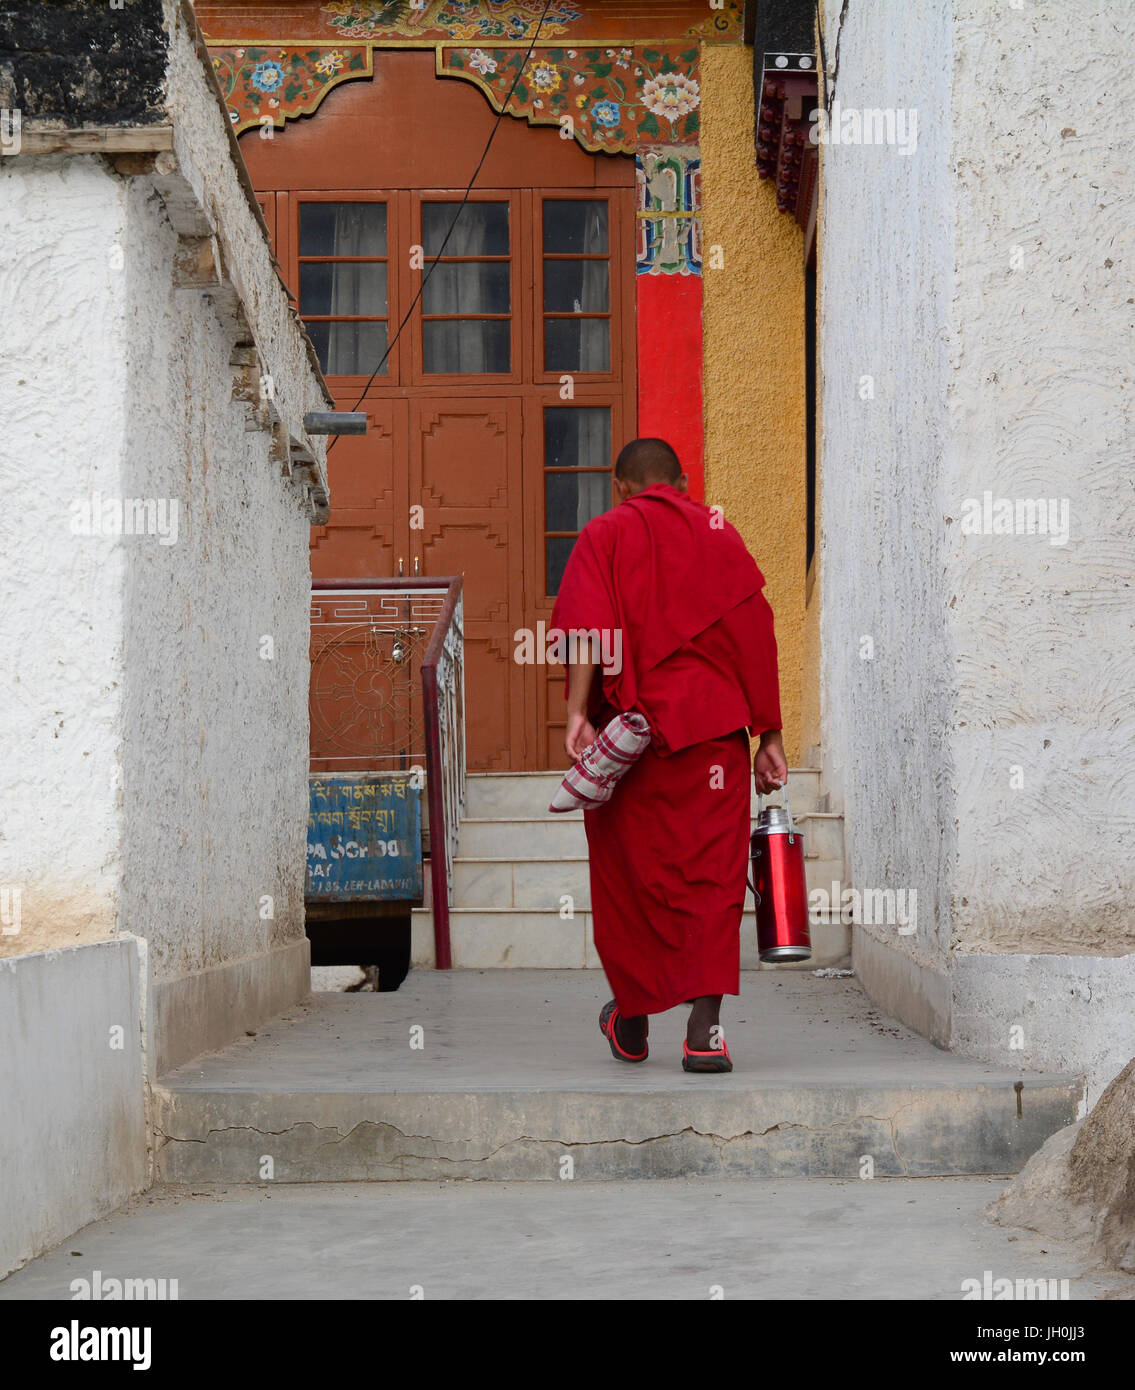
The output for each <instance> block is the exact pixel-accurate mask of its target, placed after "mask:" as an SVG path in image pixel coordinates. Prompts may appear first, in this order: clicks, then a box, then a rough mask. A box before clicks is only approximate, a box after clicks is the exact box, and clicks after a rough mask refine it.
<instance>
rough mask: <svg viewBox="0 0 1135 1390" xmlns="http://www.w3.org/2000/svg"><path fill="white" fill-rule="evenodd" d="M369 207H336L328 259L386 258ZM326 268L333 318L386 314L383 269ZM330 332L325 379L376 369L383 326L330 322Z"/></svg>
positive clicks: (359, 204) (363, 266) (360, 204)
mask: <svg viewBox="0 0 1135 1390" xmlns="http://www.w3.org/2000/svg"><path fill="white" fill-rule="evenodd" d="M372 208H373V204H371V205H368V204H365V203H340V204H339V205H338V206H337V207H336V209H335V224H334V232H333V240H332V244H331V247H330V249H329V251H328V254H329V255H332V256H374V255H382V254H384V253H385V251H386V244H385V240H382V241H379V240H378V239H377V238H376V236H375V233H374V231H373V227H374V221H373V219H374V217H375V214H374V212H373V211H372ZM368 213H369V216H370V219H371V220H369V221H368V220H367V215H368ZM368 233H369V234H368ZM330 269H331V276H332V279H331V308H330V312H331V313H332V314H385V313H386V266H385V265H384V264H382V263H381V262H380V263H379V264H377V265H335V266H332V267H331V268H330ZM328 327H329V329H330V335H329V341H328V346H327V371H328V374H329V375H331V376H335V375H336V374H342V373H353V372H360V371H365V372H371V371H373V370H374V368H375V367H376V366H377V365H378V360H379V358H380V357H381V356H382V353H383V351H384V350H385V344H384V342H383V333H382V328H383V326H382V325H381V324H373V323H332V324H329V325H328ZM371 356H374V361H373V362H371V361H370V360H369V358H370V357H371Z"/></svg>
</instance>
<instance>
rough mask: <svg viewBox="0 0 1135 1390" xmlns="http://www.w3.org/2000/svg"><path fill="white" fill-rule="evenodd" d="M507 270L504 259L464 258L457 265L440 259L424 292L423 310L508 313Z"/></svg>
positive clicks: (432, 311)
mask: <svg viewBox="0 0 1135 1390" xmlns="http://www.w3.org/2000/svg"><path fill="white" fill-rule="evenodd" d="M508 272H509V267H508V263H507V262H505V261H463V262H459V263H457V264H456V265H450V264H449V263H447V262H446V261H439V262H438V263H437V264H436V265H435V266H434V267H433V269H432V270H431V271H430V272H429V278H428V279H427V280H426V283H425V289H424V290H423V291H422V312H423V313H426V314H507V313H508V310H509V285H508Z"/></svg>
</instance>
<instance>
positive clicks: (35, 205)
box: [0, 3, 327, 1060]
mask: <svg viewBox="0 0 1135 1390" xmlns="http://www.w3.org/2000/svg"><path fill="white" fill-rule="evenodd" d="M165 13H166V18H167V21H168V25H169V30H170V39H169V66H168V72H167V86H166V110H165V119H166V120H167V121H168V123H169V124H171V125H172V126H173V132H174V136H173V144H174V149H173V153H172V154H161V155H158V156H157V157H156V159H154V158H151V160H150V161H149V163H147V162H146V161H145V159H144V158H140V157H137V156H131V158H130V161H128V163H127V166H126V167H128V169H129V174H128V176H126V177H123V176H122V175H121V174H119V173H117V172H114V170H113V169H112V168H111V166H110V164H109V163H108V162H104V161H103V160H101V159H99V158H97V157H92V156H64V155H52V156H45V157H40V156H36V155H34V154H28V153H27V152H26V151H25V152H24V153H23V154H20V155H19V156H18V157H9V158H6V159H5V160H4V161H3V163H2V164H0V179H3V185H4V193H5V196H4V197H3V198H2V199H0V218H2V219H3V226H4V229H5V231H6V232H7V237H6V246H7V248H8V255H7V256H6V258H5V261H4V265H3V268H2V270H0V275H2V276H3V279H2V280H0V290H2V292H3V296H4V306H5V314H6V320H7V322H8V323H9V324H10V325H11V331H10V332H8V333H7V334H6V335H5V339H4V344H3V348H2V349H0V351H2V357H0V401H2V403H3V413H4V417H5V419H6V420H8V421H9V422H10V425H9V428H8V429H7V431H6V435H5V439H4V443H3V470H4V475H3V477H4V481H5V482H6V483H7V484H8V495H9V496H10V497H12V498H13V499H20V501H19V505H17V506H12V507H9V508H7V509H6V510H5V512H4V514H3V520H2V521H0V525H2V526H3V528H4V540H5V553H6V554H7V555H9V556H12V557H19V561H20V562H19V563H18V564H10V565H9V566H8V567H7V569H6V570H5V572H4V575H3V579H2V583H3V586H4V594H3V600H4V607H5V613H6V622H5V624H4V625H3V629H2V632H3V636H2V637H0V641H2V642H3V643H4V649H3V655H4V657H5V662H6V669H8V670H10V671H11V672H12V673H13V685H14V688H15V698H14V700H13V701H12V702H11V704H12V715H13V717H12V719H11V721H10V722H9V723H8V724H7V725H6V728H5V734H6V744H5V749H4V752H5V759H4V769H5V773H6V776H7V786H6V789H5V812H6V814H5V822H4V827H3V835H2V836H0V887H3V888H4V889H5V890H6V900H7V898H8V897H10V895H11V890H12V889H16V890H18V892H19V894H20V915H21V922H20V926H21V930H20V932H19V933H10V934H5V935H4V936H3V937H0V951H2V952H4V953H6V954H20V953H24V952H27V951H29V950H35V949H37V948H39V947H42V946H45V945H57V944H61V943H72V942H75V941H79V940H82V941H90V940H93V939H97V938H98V937H99V936H103V937H105V936H107V935H110V934H112V933H114V932H116V931H132V932H135V933H136V934H137V935H139V936H141V937H144V938H145V939H146V940H147V942H148V943H149V947H150V957H149V960H150V966H151V968H152V971H153V975H154V979H155V981H156V983H157V985H158V986H159V1007H158V1008H157V1009H156V1011H155V1014H156V1016H157V1017H158V1018H159V1019H161V1020H163V1021H168V1022H169V1025H170V1028H171V1029H175V1030H176V1031H177V1032H178V1033H179V1036H180V1037H181V1038H182V1043H183V1045H184V1046H190V1045H191V1043H192V1041H193V1037H194V1028H193V1027H189V1028H186V1027H185V1026H184V1020H180V1021H179V1020H177V1019H176V1018H175V1017H173V1015H174V1014H176V1009H172V1013H171V1008H172V1006H169V1004H168V1001H166V1002H165V1003H163V1002H162V996H161V995H160V988H161V986H162V985H163V983H164V982H168V981H175V980H178V979H181V978H183V977H185V976H187V975H188V974H190V973H192V972H208V971H209V970H210V968H212V967H216V966H217V965H218V964H220V963H222V962H234V963H235V962H242V963H245V964H242V966H241V970H240V972H238V973H239V974H240V978H241V980H242V981H243V984H242V986H241V988H242V990H244V991H246V992H247V995H248V998H249V999H250V1001H251V1000H253V999H254V998H255V999H256V1000H257V1001H259V1002H260V1003H263V1002H264V1001H265V1000H267V999H269V998H274V997H275V996H274V995H273V992H272V988H270V987H268V986H267V985H265V984H264V982H262V981H259V980H251V981H250V980H249V979H246V977H247V976H248V970H247V968H246V963H247V961H248V960H249V959H250V958H259V957H261V956H263V955H264V953H265V952H267V951H268V950H269V949H270V948H273V947H283V946H285V945H288V946H290V947H291V948H293V949H292V950H291V953H290V955H291V956H296V953H297V952H300V953H302V949H303V948H305V943H304V936H303V907H302V890H303V873H304V863H305V851H304V825H305V820H306V801H307V789H306V762H307V696H306V692H307V621H308V593H309V578H308V565H307V536H308V527H309V524H310V520H311V515H312V511H311V508H312V505H313V497H312V491H311V490H312V487H313V486H314V487H315V488H316V490H317V491H319V489H320V485H321V483H322V476H323V475H322V473H321V470H322V465H321V463H320V462H319V457H320V454H321V453H322V445H321V444H315V443H313V442H312V441H311V440H308V439H307V438H306V436H305V434H304V429H303V417H304V414H305V413H306V412H307V411H311V410H318V409H321V408H325V406H326V403H327V397H326V394H325V389H324V387H323V385H322V382H321V379H320V378H319V376H318V374H317V373H316V372H315V371H314V370H313V368H312V364H311V359H310V357H309V345H308V344H307V342H306V339H305V337H304V335H303V334H302V331H301V329H300V326H299V324H298V320H297V319H296V317H295V314H294V311H293V309H292V308H291V307H290V306H289V303H288V297H287V293H286V291H285V289H284V287H283V285H282V283H281V282H280V280H279V278H278V276H277V273H276V271H275V268H274V266H273V263H272V260H271V257H270V254H269V250H268V247H267V245H266V244H265V241H264V238H263V236H262V233H261V229H260V226H259V224H258V221H257V214H256V212H255V210H254V207H253V205H252V204H251V201H250V198H249V196H248V193H247V190H246V189H245V188H244V187H243V186H242V183H241V181H240V178H239V176H238V164H237V163H234V159H233V150H232V146H231V143H230V132H229V131H228V129H227V127H226V123H225V113H224V110H223V107H222V106H221V105H220V103H219V102H218V100H217V99H216V97H215V95H214V93H213V91H212V89H211V87H210V85H209V81H208V78H207V74H206V71H205V70H204V68H203V66H202V60H201V57H200V55H199V54H198V53H197V52H196V51H195V48H194V44H193V35H192V31H191V30H190V29H189V28H188V26H187V24H186V19H185V15H184V13H183V12H182V10H181V9H180V7H179V6H177V5H175V4H172V3H170V4H167V6H166V11H165ZM85 114H87V115H89V114H90V113H89V112H88V113H85ZM33 128H34V123H33ZM28 129H29V128H28V127H27V126H25V134H27V132H28ZM198 253H201V254H200V255H199V254H198ZM202 257H203V261H202ZM202 263H207V267H208V268H211V269H209V271H208V273H207V274H203V273H201V272H200V266H201V265H202ZM187 264H188V265H189V267H190V269H189V271H188V272H187V271H186V269H185V267H186V265H187ZM214 270H216V271H217V274H215V275H213V271H214ZM210 277H212V280H213V281H215V283H209V282H210ZM203 286H204V287H203ZM242 357H243V358H251V360H252V362H253V364H254V365H253V368H252V371H253V376H254V378H258V377H259V375H260V374H263V376H264V377H265V378H270V380H271V383H272V386H271V393H272V396H273V400H272V406H271V410H270V411H269V409H268V408H267V407H266V406H264V405H263V404H262V403H261V402H260V401H259V400H258V399H255V398H254V400H253V402H252V404H246V403H245V401H243V400H240V399H234V397H239V396H240V395H241V393H242V392H244V393H245V394H247V391H248V380H247V378H246V376H245V375H244V374H243V373H242V368H241V365H240V364H241V360H242ZM273 420H274V421H275V424H274V425H273ZM289 440H290V441H291V443H292V444H293V445H294V446H296V449H293V450H292V455H291V456H292V458H293V460H294V459H295V458H296V457H299V458H300V459H301V460H306V462H303V463H301V465H300V466H299V467H298V468H293V467H292V466H291V465H289V463H288V457H289V449H288V441H289ZM296 450H298V451H299V452H298V454H297V452H296ZM94 497H97V498H99V499H113V500H119V499H123V498H139V499H142V500H143V502H145V503H150V504H155V505H156V506H157V507H159V508H160V512H159V515H161V516H162V517H163V518H164V520H165V522H166V533H165V535H163V536H158V535H153V534H140V535H139V534H117V533H104V534H97V533H96V534H94V535H89V534H88V535H82V534H75V533H74V531H73V529H72V518H73V514H74V508H75V507H77V506H83V504H87V505H88V506H89V504H90V503H91V501H92V498H94ZM85 509H86V508H85V507H84V510H85ZM174 522H176V528H175V527H174V525H173V523H174ZM269 644H270V646H269ZM297 958H298V957H297ZM289 960H290V957H289ZM208 978H210V979H214V980H215V986H214V992H215V993H216V994H218V995H222V994H224V992H225V985H224V981H223V978H220V977H215V976H212V975H209V976H208ZM234 978H235V977H234ZM281 978H286V980H287V982H288V986H289V988H291V987H292V986H293V985H294V984H295V980H296V979H297V978H298V976H296V974H295V971H294V970H292V969H291V965H289V966H288V967H286V968H285V969H284V970H283V971H282V973H281ZM294 992H295V991H294V989H293V990H292V993H293V994H294ZM301 992H302V991H301ZM219 1017H222V1018H228V1017H229V1012H228V1011H227V1005H226V1006H224V1007H223V1008H221V1012H220V1015H219ZM194 1026H195V1027H197V1029H198V1032H199V1033H200V1036H201V1037H202V1038H205V1039H207V1041H206V1042H204V1043H203V1045H204V1046H216V1045H217V1043H218V1038H217V1036H216V1035H215V1034H216V1030H213V1029H211V1025H210V1024H209V1021H208V1020H207V1019H206V1018H205V1017H203V1016H198V1017H197V1019H196V1023H195V1025H194ZM160 1041H161V1040H160V1039H159V1045H160ZM159 1050H160V1047H159ZM167 1060H168V1059H167Z"/></svg>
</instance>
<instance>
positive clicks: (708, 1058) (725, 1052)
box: [682, 1038, 733, 1072]
mask: <svg viewBox="0 0 1135 1390" xmlns="http://www.w3.org/2000/svg"><path fill="white" fill-rule="evenodd" d="M682 1070H683V1071H705V1072H710V1071H717V1072H724V1071H732V1070H733V1061H732V1059H731V1058H730V1056H729V1049H728V1048H727V1047H726V1046H725V1042H724V1039H723V1040H722V1043H721V1046H720V1047H718V1048H715V1049H714V1050H713V1051H712V1052H694V1051H692V1050H691V1048H690V1045H689V1043H688V1042H686V1040H685V1039H684V1038H683V1040H682Z"/></svg>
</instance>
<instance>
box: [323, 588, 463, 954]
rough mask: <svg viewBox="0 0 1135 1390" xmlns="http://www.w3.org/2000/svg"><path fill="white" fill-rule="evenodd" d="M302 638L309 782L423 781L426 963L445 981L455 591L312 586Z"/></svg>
mask: <svg viewBox="0 0 1135 1390" xmlns="http://www.w3.org/2000/svg"><path fill="white" fill-rule="evenodd" d="M311 633H312V641H311V696H310V707H311V771H312V772H313V773H319V772H334V771H342V772H346V771H351V772H372V771H373V772H391V771H411V772H412V771H413V770H414V769H415V768H419V769H423V770H424V775H425V786H426V799H427V800H426V804H427V809H428V813H429V835H430V838H429V854H430V887H431V895H432V901H433V919H434V949H435V959H436V964H437V968H438V969H439V970H448V969H449V968H450V966H451V964H452V952H451V948H450V933H449V905H450V900H451V897H452V891H453V859H454V855H455V854H456V852H457V843H458V835H459V833H460V828H461V812H462V810H463V809H464V805H465V643H464V623H463V608H462V581H461V579H460V578H448V577H447V578H439V579H424V578H414V579H316V580H313V581H312V596H311Z"/></svg>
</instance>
